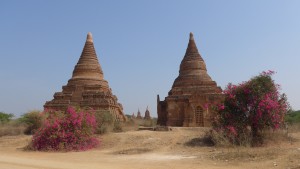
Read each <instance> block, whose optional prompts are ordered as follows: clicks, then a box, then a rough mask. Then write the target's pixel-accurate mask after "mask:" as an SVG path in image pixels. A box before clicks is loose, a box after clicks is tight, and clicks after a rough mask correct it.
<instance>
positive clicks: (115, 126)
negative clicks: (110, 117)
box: [113, 121, 123, 132]
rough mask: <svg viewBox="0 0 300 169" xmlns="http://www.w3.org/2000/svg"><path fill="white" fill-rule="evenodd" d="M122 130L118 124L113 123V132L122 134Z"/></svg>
mask: <svg viewBox="0 0 300 169" xmlns="http://www.w3.org/2000/svg"><path fill="white" fill-rule="evenodd" d="M122 131H123V128H122V125H121V123H120V122H118V121H115V122H114V128H113V132H122Z"/></svg>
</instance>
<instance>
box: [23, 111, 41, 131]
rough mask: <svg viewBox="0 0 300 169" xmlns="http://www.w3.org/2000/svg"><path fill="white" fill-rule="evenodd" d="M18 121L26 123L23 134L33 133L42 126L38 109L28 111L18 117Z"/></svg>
mask: <svg viewBox="0 0 300 169" xmlns="http://www.w3.org/2000/svg"><path fill="white" fill-rule="evenodd" d="M19 122H20V123H23V124H25V125H27V128H26V129H25V131H24V134H34V133H35V131H36V130H37V129H38V128H40V127H41V126H42V122H43V119H42V116H41V112H40V111H30V112H28V113H26V114H24V115H22V116H21V117H20V118H19Z"/></svg>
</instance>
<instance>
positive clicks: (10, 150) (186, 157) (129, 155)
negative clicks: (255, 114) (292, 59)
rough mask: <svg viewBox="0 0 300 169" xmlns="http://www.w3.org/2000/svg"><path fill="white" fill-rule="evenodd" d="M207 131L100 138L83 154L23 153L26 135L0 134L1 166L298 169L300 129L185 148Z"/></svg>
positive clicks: (9, 168) (7, 168)
mask: <svg viewBox="0 0 300 169" xmlns="http://www.w3.org/2000/svg"><path fill="white" fill-rule="evenodd" d="M204 130H205V129H201V128H194V129H186V128H181V129H178V128H174V129H173V130H172V131H169V132H153V131H131V132H124V133H111V134H107V135H104V136H101V138H100V139H101V142H102V143H101V144H102V145H101V146H100V147H99V148H97V149H94V150H90V151H86V152H68V153H63V152H59V153H57V152H28V151H23V149H22V147H24V146H25V145H26V144H27V143H28V142H29V140H30V139H31V137H30V136H10V137H1V138H0V169H125V168H128V169H186V168H187V169H201V168H203V169H221V168H222V169H229V168H230V169H240V168H243V169H244V168H245V169H247V168H249V169H255V168H257V169H260V168H279V169H285V168H286V169H288V168H290V169H297V168H298V169H300V132H297V133H292V136H293V138H295V141H293V142H292V143H291V142H288V141H286V142H281V143H276V144H272V145H270V146H267V147H263V148H262V147H260V148H216V147H207V146H196V147H191V146H187V145H186V143H187V142H188V141H190V140H191V139H193V138H197V137H199V136H201V135H203V134H204V132H203V131H204Z"/></svg>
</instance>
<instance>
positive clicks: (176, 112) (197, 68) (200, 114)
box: [157, 33, 223, 127]
mask: <svg viewBox="0 0 300 169" xmlns="http://www.w3.org/2000/svg"><path fill="white" fill-rule="evenodd" d="M222 100H223V95H222V89H221V88H220V87H218V86H217V83H216V82H215V81H213V80H212V79H211V77H210V76H209V75H208V73H207V69H206V65H205V62H204V60H203V58H202V57H201V55H200V54H199V52H198V49H197V46H196V43H195V40H194V37H193V34H192V33H190V38H189V44H188V47H187V49H186V53H185V55H184V57H183V60H182V61H181V64H180V69H179V76H178V77H177V78H176V79H175V81H174V83H173V86H172V89H171V90H170V91H169V93H168V96H167V97H165V100H164V101H160V98H159V95H158V96H157V114H158V120H157V124H158V125H162V126H184V127H196V126H211V117H212V116H213V110H212V108H211V107H210V106H207V105H212V104H214V105H216V104H218V103H221V101H222Z"/></svg>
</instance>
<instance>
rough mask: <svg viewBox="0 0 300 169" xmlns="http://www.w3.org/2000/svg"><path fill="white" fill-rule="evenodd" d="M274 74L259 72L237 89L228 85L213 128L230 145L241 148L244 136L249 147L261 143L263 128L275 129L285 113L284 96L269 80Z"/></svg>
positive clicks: (285, 103) (237, 86)
mask: <svg viewBox="0 0 300 169" xmlns="http://www.w3.org/2000/svg"><path fill="white" fill-rule="evenodd" d="M273 74H274V72H273V71H268V72H262V73H261V74H260V75H258V76H255V77H253V78H252V79H250V80H249V81H247V82H244V83H241V84H239V85H232V84H229V85H228V86H227V87H226V89H225V90H224V94H225V101H224V105H221V106H219V111H218V116H217V117H216V119H215V123H214V126H215V128H216V129H218V130H222V131H225V133H227V136H229V138H230V139H231V141H232V142H234V143H238V144H241V142H242V140H243V138H244V137H245V136H247V135H248V136H249V137H251V140H252V144H256V143H258V142H261V141H262V135H261V133H262V132H261V131H262V130H263V129H265V128H272V129H274V130H275V129H278V128H279V127H280V125H282V124H283V123H284V116H285V114H286V112H287V110H288V102H287V98H286V96H285V94H282V95H280V93H279V88H280V87H279V85H277V84H275V83H274V80H273V79H272V77H271V76H272V75H273Z"/></svg>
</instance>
